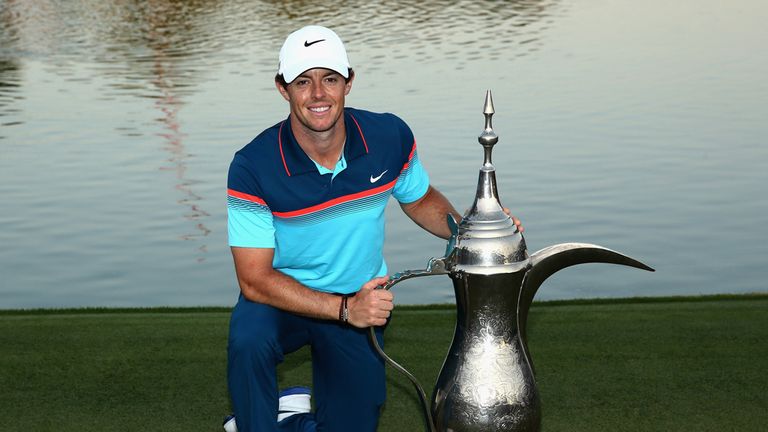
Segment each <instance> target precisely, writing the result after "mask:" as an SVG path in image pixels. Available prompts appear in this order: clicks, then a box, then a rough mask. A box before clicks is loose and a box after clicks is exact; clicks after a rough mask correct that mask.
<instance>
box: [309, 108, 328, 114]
mask: <svg viewBox="0 0 768 432" xmlns="http://www.w3.org/2000/svg"><path fill="white" fill-rule="evenodd" d="M329 109H331V107H318V108H310V109H309V110H310V111H312V112H317V113H319V112H325V111H328V110H329Z"/></svg>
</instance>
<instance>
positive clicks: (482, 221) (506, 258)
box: [452, 90, 528, 274]
mask: <svg viewBox="0 0 768 432" xmlns="http://www.w3.org/2000/svg"><path fill="white" fill-rule="evenodd" d="M494 112H495V111H494V108H493V98H492V96H491V91H490V90H488V92H487V93H486V95H485V107H484V109H483V114H484V115H485V129H484V130H483V132H482V133H481V134H480V136H479V137H478V141H479V142H480V144H481V145H482V146H483V151H484V161H483V166H482V167H481V168H480V176H479V179H478V182H477V193H476V195H475V201H474V203H473V204H472V207H471V208H470V209H469V210H467V212H466V213H465V214H464V217H463V219H462V220H461V223H460V224H459V226H458V230H457V232H456V233H455V234H454V236H455V239H452V243H454V251H453V252H455V255H454V257H453V258H454V259H453V269H455V270H459V271H464V272H467V273H480V274H494V273H510V272H516V271H518V270H521V269H523V268H526V267H527V265H528V250H527V249H526V246H525V239H523V235H522V233H520V231H519V230H518V229H517V227H516V226H515V224H514V222H513V221H512V218H510V216H509V215H507V214H506V213H505V212H504V207H502V205H501V202H500V201H499V194H498V191H497V188H496V168H495V167H494V166H493V163H492V161H491V153H492V151H493V146H494V145H495V144H496V143H497V142H498V141H499V137H498V136H497V135H496V133H495V132H494V131H493V125H492V124H491V117H492V116H493V114H494Z"/></svg>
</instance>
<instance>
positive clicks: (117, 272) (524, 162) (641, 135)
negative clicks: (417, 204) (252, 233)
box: [0, 0, 768, 308]
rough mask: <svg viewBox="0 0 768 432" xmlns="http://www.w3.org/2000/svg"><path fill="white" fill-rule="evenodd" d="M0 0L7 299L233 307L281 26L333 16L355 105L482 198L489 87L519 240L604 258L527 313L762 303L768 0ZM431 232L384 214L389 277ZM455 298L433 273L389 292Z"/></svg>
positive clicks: (553, 283) (438, 244)
mask: <svg viewBox="0 0 768 432" xmlns="http://www.w3.org/2000/svg"><path fill="white" fill-rule="evenodd" d="M413 3H418V2H404V1H391V2H380V3H369V2H363V1H355V0H351V1H347V2H342V3H341V4H340V5H341V6H343V7H339V8H333V9H331V8H326V7H324V6H321V5H316V4H314V3H311V2H310V3H307V2H299V1H293V2H292V1H288V2H270V1H261V2H260V1H253V2H250V1H245V0H231V1H210V0H200V1H181V0H178V1H176V0H173V1H172V0H166V1H138V0H115V1H101V0H17V1H14V0H0V308H33V307H72V306H164V305H169V306H189V305H231V304H233V303H234V302H235V300H236V296H237V292H238V288H237V285H236V281H235V278H234V271H233V268H232V262H231V256H230V253H229V248H228V246H227V238H226V173H227V167H228V165H229V162H230V160H231V158H232V154H233V153H234V152H235V151H236V150H238V149H239V148H240V147H242V146H243V145H245V144H246V143H248V142H249V141H250V140H251V139H252V138H253V137H254V136H255V135H256V134H258V133H259V132H260V131H261V130H263V129H264V128H266V127H268V126H270V125H272V124H274V123H276V122H277V121H279V120H281V119H283V118H284V117H285V116H286V115H287V112H288V111H287V104H286V103H285V101H284V100H283V99H282V98H281V97H280V95H279V94H278V92H277V91H276V90H275V89H274V86H273V83H272V79H273V77H274V74H275V70H276V67H277V52H278V50H279V48H280V45H281V44H282V41H283V39H284V38H285V36H286V35H287V34H288V33H290V32H291V31H293V30H294V29H296V28H299V27H301V26H303V25H307V24H315V23H316V24H324V25H327V26H330V27H332V28H334V29H335V30H336V31H337V32H338V33H339V35H340V36H341V37H342V39H343V40H344V41H345V42H346V44H347V49H348V51H349V56H350V59H351V61H352V63H353V67H354V68H355V70H356V72H357V78H356V80H355V82H354V87H353V89H352V92H351V94H350V96H349V97H348V99H347V102H348V104H349V105H350V106H354V107H358V108H364V109H370V110H374V111H389V112H394V113H397V114H398V115H399V116H401V117H402V118H403V119H405V120H406V121H407V122H408V123H409V124H410V126H411V128H412V129H413V131H414V133H415V135H416V137H417V141H418V144H419V149H420V150H419V151H420V155H421V159H422V161H423V163H424V164H425V166H426V167H427V169H428V170H429V172H430V176H431V180H432V183H433V184H434V185H435V186H437V187H438V188H439V189H440V190H442V191H443V192H444V194H445V195H446V196H448V198H449V199H451V201H452V202H453V203H454V204H455V205H456V207H457V208H459V209H460V210H462V211H463V209H466V208H468V207H469V206H470V205H471V203H472V199H473V197H474V191H475V185H476V181H477V171H478V169H479V167H480V165H481V163H482V151H481V147H480V146H479V144H477V135H478V134H479V133H480V131H481V130H482V127H483V116H482V113H481V112H482V105H483V98H484V95H485V91H486V89H492V91H493V96H494V102H495V105H496V112H497V114H496V115H495V117H494V127H495V129H496V131H497V133H498V134H499V137H500V141H499V144H497V146H496V148H495V150H494V163H495V165H496V168H497V178H498V181H499V195H500V197H501V199H502V203H503V204H504V205H505V206H507V207H509V208H510V209H511V210H512V211H513V213H514V214H515V215H517V216H519V217H520V218H521V219H522V220H523V222H524V224H525V227H526V232H525V235H526V241H527V243H528V248H529V250H530V251H531V252H533V251H536V250H538V249H540V248H543V247H545V246H549V245H551V244H555V243H562V242H570V241H581V242H589V243H596V244H599V245H602V246H606V247H609V248H612V249H615V250H618V251H621V252H624V253H626V254H629V255H631V256H633V257H635V258H638V259H640V260H642V261H644V262H646V263H648V264H649V265H651V266H653V267H655V268H656V269H657V272H656V273H646V272H641V271H638V270H635V269H629V268H623V267H618V266H609V265H602V264H601V265H597V264H592V265H585V266H580V267H574V268H570V269H567V270H565V271H562V272H560V273H558V274H557V275H555V276H554V277H552V278H551V279H550V280H548V281H547V282H546V283H545V284H544V286H543V287H542V289H541V290H540V292H539V295H538V297H537V298H538V299H565V298H579V297H627V296H657V295H690V294H694V295H695V294H713V293H747V292H765V291H766V290H768V286H766V283H765V278H766V276H768V274H767V272H766V267H767V266H766V264H767V263H768V228H766V225H767V224H766V223H767V222H768V217H766V214H768V193H767V192H766V185H768V174H767V173H768V169H766V165H767V162H768V145H767V144H768V143H767V142H766V141H767V140H768V79H766V77H768V51H766V49H765V43H766V42H767V41H768V26H766V25H765V22H766V21H767V20H768V4H767V3H765V2H761V1H757V0H745V1H741V2H726V1H716V0H699V1H684V0H683V1H675V2H667V1H661V0H650V1H646V2H633V1H629V0H616V1H604V0H586V1H575V0H563V1H556V0H544V1H533V0H528V1H515V2H470V1H459V2H438V1H435V2H425V3H424V4H420V3H419V4H413ZM444 247H445V243H444V242H443V241H442V240H440V239H435V238H431V237H430V236H429V235H428V234H426V233H425V232H423V231H421V230H420V229H419V228H417V227H415V225H413V223H411V222H410V221H409V220H408V219H407V218H406V217H405V216H403V215H402V214H401V212H400V211H399V208H397V206H396V205H395V204H394V203H392V204H391V206H390V207H389V208H388V236H387V240H386V250H385V253H386V256H387V260H388V263H389V266H390V269H391V271H392V272H395V271H398V270H403V269H410V268H423V267H424V266H425V264H426V262H427V259H428V258H429V257H431V256H440V255H442V253H443V251H444ZM395 293H396V297H397V301H398V302H399V303H436V302H450V301H452V299H453V291H452V288H451V284H450V280H449V279H448V278H447V277H437V278H430V279H416V280H415V281H408V282H406V283H403V284H401V285H399V286H398V287H397V288H396V289H395Z"/></svg>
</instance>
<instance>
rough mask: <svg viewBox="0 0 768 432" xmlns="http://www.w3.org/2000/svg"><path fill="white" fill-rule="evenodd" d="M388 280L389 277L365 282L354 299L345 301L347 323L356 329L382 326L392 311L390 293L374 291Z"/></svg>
mask: <svg viewBox="0 0 768 432" xmlns="http://www.w3.org/2000/svg"><path fill="white" fill-rule="evenodd" d="M387 280H389V276H384V277H378V278H373V279H371V280H370V281H368V282H366V283H365V284H364V285H363V286H362V288H360V291H358V292H357V294H355V296H354V297H350V298H349V300H347V309H348V310H349V323H350V324H352V325H353V326H355V327H358V328H366V327H371V326H382V325H384V324H386V323H387V318H389V315H390V314H391V312H392V309H394V307H395V305H394V303H393V302H392V300H393V299H394V296H393V295H392V292H390V291H389V290H384V289H376V287H378V286H380V285H384V283H386V282H387Z"/></svg>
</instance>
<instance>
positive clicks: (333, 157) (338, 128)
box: [291, 116, 347, 170]
mask: <svg viewBox="0 0 768 432" xmlns="http://www.w3.org/2000/svg"><path fill="white" fill-rule="evenodd" d="M291 130H292V131H293V136H294V137H295V138H296V141H297V142H298V143H299V147H301V149H302V150H304V153H306V154H307V156H309V157H310V158H311V159H312V160H314V161H315V162H317V163H319V164H320V165H322V166H324V167H326V168H328V169H331V170H332V169H334V168H335V167H336V162H338V161H339V158H340V157H341V152H342V151H343V150H344V143H345V142H346V140H347V130H346V128H345V126H344V117H343V116H342V117H341V118H340V119H339V121H338V122H336V124H335V125H334V126H333V127H332V128H331V129H329V130H326V131H320V132H318V131H314V130H311V129H308V128H306V127H305V126H304V125H302V124H301V123H300V122H299V121H298V120H296V119H295V117H294V116H291Z"/></svg>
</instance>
